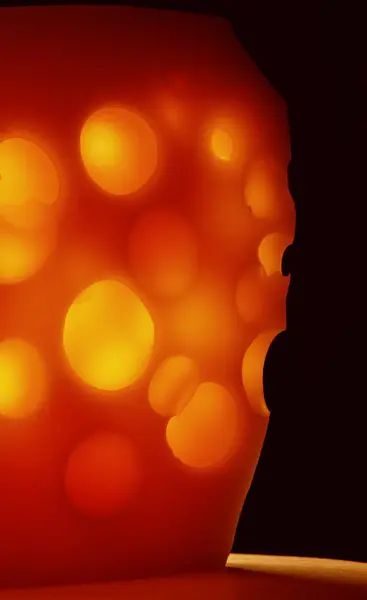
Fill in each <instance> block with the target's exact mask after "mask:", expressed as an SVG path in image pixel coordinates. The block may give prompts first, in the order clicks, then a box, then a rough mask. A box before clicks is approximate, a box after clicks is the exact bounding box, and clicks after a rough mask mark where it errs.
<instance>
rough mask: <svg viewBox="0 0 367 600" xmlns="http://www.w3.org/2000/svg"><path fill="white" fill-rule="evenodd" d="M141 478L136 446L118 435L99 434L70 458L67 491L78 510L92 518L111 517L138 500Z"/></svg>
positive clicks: (86, 442)
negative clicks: (135, 499)
mask: <svg viewBox="0 0 367 600" xmlns="http://www.w3.org/2000/svg"><path fill="white" fill-rule="evenodd" d="M140 479H141V469H140V465H139V462H138V459H137V455H136V452H135V449H134V446H133V445H132V444H131V443H130V442H129V441H128V440H127V439H125V438H123V437H120V436H118V435H116V434H113V433H99V434H95V435H93V436H91V437H89V438H87V439H86V440H84V441H83V442H82V443H81V444H79V445H78V446H77V447H76V448H75V450H74V451H73V452H72V454H71V455H70V457H69V460H68V463H67V468H66V473H65V489H66V493H67V496H68V498H69V500H70V502H71V504H72V505H73V506H74V507H75V508H76V509H77V510H79V511H81V512H82V513H84V514H86V515H88V516H92V517H111V516H114V515H115V514H117V513H118V512H119V511H120V510H123V509H124V508H126V507H127V506H128V505H129V504H130V503H131V502H132V501H133V500H134V498H135V497H136V494H137V491H138V487H139V482H140Z"/></svg>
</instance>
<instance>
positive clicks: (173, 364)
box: [149, 356, 199, 417]
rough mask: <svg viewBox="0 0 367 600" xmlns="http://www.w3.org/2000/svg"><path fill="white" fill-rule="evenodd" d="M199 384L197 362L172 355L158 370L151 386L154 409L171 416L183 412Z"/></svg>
mask: <svg viewBox="0 0 367 600" xmlns="http://www.w3.org/2000/svg"><path fill="white" fill-rule="evenodd" d="M198 384H199V371H198V367H197V365H196V363H195V362H194V361H193V360H191V359H190V358H188V357H186V356H171V357H170V358H167V359H166V360H165V361H164V362H163V363H162V364H161V365H160V366H159V367H158V369H157V370H156V372H155V373H154V376H153V378H152V381H151V382H150V386H149V403H150V406H151V407H152V409H153V410H154V411H155V412H156V413H158V414H160V415H162V416H164V417H171V416H173V415H176V414H177V413H179V412H181V410H182V409H183V408H184V407H185V406H186V404H187V402H188V401H189V400H190V398H191V397H192V396H193V394H194V392H195V390H196V388H197V386H198Z"/></svg>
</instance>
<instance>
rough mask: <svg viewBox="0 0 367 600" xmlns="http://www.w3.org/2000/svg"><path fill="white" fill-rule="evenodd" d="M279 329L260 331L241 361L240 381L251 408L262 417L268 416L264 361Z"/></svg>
mask: <svg viewBox="0 0 367 600" xmlns="http://www.w3.org/2000/svg"><path fill="white" fill-rule="evenodd" d="M279 332H280V330H278V329H272V330H267V331H264V332H263V333H260V334H259V335H258V336H257V337H256V338H255V339H254V341H253V342H252V344H251V345H250V346H249V347H248V349H247V351H246V353H245V356H244V358H243V362H242V382H243V386H244V388H245V392H246V395H247V399H248V401H249V404H250V406H251V408H252V410H253V411H254V412H255V413H257V414H259V415H262V416H264V417H267V416H269V410H268V407H267V406H266V402H265V397H264V386H263V373H264V363H265V358H266V355H267V352H268V350H269V347H270V344H271V343H272V341H273V339H274V338H275V336H276V335H278V333H279Z"/></svg>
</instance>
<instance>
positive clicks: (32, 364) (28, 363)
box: [0, 338, 46, 419]
mask: <svg viewBox="0 0 367 600" xmlns="http://www.w3.org/2000/svg"><path fill="white" fill-rule="evenodd" d="M45 394H46V373H45V367H44V364H43V361H42V359H41V357H40V355H39V353H38V352H37V350H36V349H35V348H34V347H33V346H32V345H31V344H28V343H27V342H25V341H23V340H21V339H15V338H14V339H13V338H12V339H6V340H4V341H2V342H0V415H3V416H5V417H10V418H13V419H19V418H22V417H27V416H29V415H31V414H32V413H34V412H35V411H37V410H38V409H39V408H40V406H41V405H42V404H43V402H44V400H45Z"/></svg>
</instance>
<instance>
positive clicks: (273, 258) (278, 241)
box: [258, 233, 292, 275]
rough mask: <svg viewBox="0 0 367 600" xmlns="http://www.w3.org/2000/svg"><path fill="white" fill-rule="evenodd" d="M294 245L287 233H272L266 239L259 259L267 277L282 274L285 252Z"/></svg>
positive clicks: (263, 241)
mask: <svg viewBox="0 0 367 600" xmlns="http://www.w3.org/2000/svg"><path fill="white" fill-rule="evenodd" d="M291 243H292V237H291V236H290V235H287V234H285V233H271V234H269V235H267V236H266V237H264V239H263V240H262V241H261V243H260V246H259V249H258V257H259V260H260V262H261V264H262V266H263V267H264V269H265V272H266V274H267V275H274V273H281V272H282V258H283V254H284V250H285V249H286V248H287V246H289V245H290V244H291Z"/></svg>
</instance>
